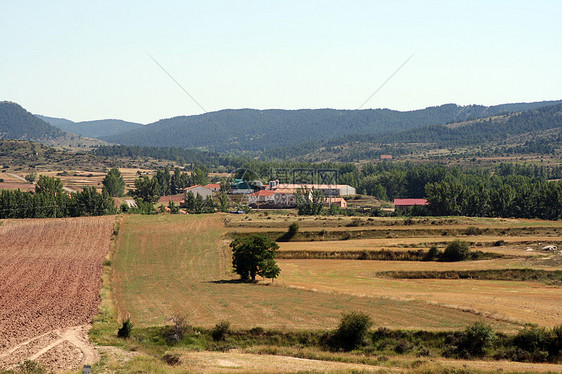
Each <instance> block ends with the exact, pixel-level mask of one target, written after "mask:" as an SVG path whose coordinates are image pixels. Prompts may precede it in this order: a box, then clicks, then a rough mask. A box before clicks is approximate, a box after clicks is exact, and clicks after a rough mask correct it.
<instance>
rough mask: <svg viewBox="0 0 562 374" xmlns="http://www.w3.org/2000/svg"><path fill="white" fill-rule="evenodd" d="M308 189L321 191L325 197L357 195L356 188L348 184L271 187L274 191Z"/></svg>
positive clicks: (281, 184) (282, 185) (288, 184)
mask: <svg viewBox="0 0 562 374" xmlns="http://www.w3.org/2000/svg"><path fill="white" fill-rule="evenodd" d="M299 188H300V189H303V188H307V189H309V190H312V189H315V190H318V191H321V192H322V193H323V194H324V195H325V196H348V195H355V194H356V193H357V192H356V190H355V188H354V187H351V186H349V185H347V184H292V183H287V184H283V183H280V184H277V185H273V186H272V187H271V189H272V190H274V191H276V190H278V189H284V190H293V191H296V190H297V189H299Z"/></svg>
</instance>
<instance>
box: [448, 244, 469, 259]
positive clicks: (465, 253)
mask: <svg viewBox="0 0 562 374" xmlns="http://www.w3.org/2000/svg"><path fill="white" fill-rule="evenodd" d="M469 256H470V248H469V247H468V243H467V242H463V241H460V240H455V241H453V242H451V243H449V245H448V246H447V248H445V252H443V255H442V256H441V260H442V261H464V260H467V259H468V258H469Z"/></svg>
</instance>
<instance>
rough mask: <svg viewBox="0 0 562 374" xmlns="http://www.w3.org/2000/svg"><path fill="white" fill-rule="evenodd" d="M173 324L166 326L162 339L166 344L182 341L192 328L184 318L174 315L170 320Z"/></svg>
mask: <svg viewBox="0 0 562 374" xmlns="http://www.w3.org/2000/svg"><path fill="white" fill-rule="evenodd" d="M172 322H173V324H172V325H170V326H168V328H167V329H166V330H165V332H164V338H165V339H166V342H167V343H168V344H176V343H178V342H179V341H180V340H182V339H183V337H184V336H185V334H187V333H188V332H189V331H190V330H192V329H193V328H192V327H191V326H190V325H188V324H187V322H186V320H185V317H184V316H181V315H176V316H174V317H173V318H172Z"/></svg>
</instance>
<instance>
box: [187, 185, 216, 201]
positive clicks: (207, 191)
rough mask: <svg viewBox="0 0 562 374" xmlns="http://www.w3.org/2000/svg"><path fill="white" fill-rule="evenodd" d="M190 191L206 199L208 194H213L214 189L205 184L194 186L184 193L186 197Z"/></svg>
mask: <svg viewBox="0 0 562 374" xmlns="http://www.w3.org/2000/svg"><path fill="white" fill-rule="evenodd" d="M189 191H191V192H193V196H195V197H197V195H201V197H202V198H203V200H205V199H206V198H207V196H213V191H211V190H210V189H208V188H206V187H203V186H197V187H193V188H190V189H189V190H186V191H185V193H184V197H185V198H186V199H187V194H188V193H189Z"/></svg>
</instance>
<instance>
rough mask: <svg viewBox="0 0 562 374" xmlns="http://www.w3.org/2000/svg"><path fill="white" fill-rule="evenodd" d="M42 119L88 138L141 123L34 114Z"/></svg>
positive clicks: (134, 127) (128, 129)
mask: <svg viewBox="0 0 562 374" xmlns="http://www.w3.org/2000/svg"><path fill="white" fill-rule="evenodd" d="M35 116H36V117H39V118H40V119H42V120H43V121H45V122H47V123H49V124H51V125H52V126H55V127H58V128H59V129H61V130H64V131H68V132H71V133H73V134H77V135H81V136H86V137H88V138H101V137H104V136H114V135H118V134H122V133H124V132H127V131H132V130H135V129H138V128H141V127H142V126H143V125H141V124H140V123H135V122H127V121H122V120H119V119H102V120H96V121H82V122H74V121H70V120H68V119H64V118H53V117H47V116H42V115H39V114H36V115H35Z"/></svg>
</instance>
